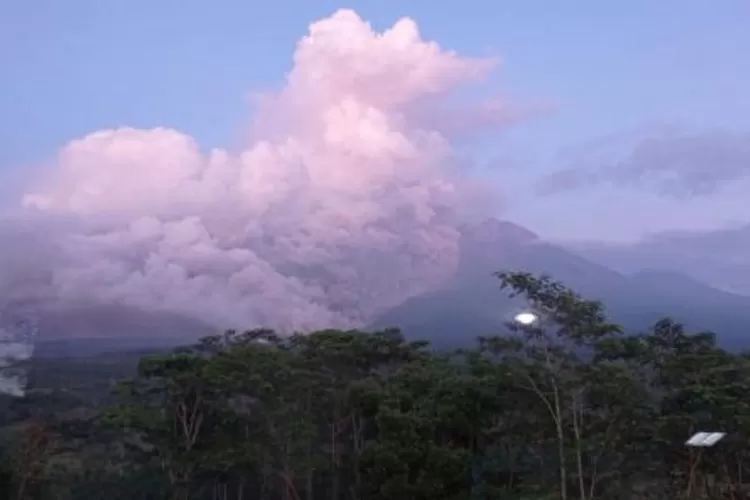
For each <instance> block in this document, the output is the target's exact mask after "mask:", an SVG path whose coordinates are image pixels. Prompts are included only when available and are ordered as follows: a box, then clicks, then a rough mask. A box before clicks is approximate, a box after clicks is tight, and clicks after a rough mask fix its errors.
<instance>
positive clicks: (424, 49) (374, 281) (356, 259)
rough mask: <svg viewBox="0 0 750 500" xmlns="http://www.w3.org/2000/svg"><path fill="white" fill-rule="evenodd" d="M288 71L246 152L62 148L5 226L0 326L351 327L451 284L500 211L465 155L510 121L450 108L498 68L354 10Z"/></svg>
mask: <svg viewBox="0 0 750 500" xmlns="http://www.w3.org/2000/svg"><path fill="white" fill-rule="evenodd" d="M293 60H294V64H293V67H292V69H291V71H290V72H289V73H288V75H287V77H286V81H285V85H284V87H283V89H282V90H281V91H280V92H278V93H275V94H271V95H266V96H265V97H264V98H263V99H262V101H261V103H260V104H261V105H260V106H259V110H258V113H257V115H256V116H255V118H254V127H253V138H252V140H248V142H247V144H246V146H245V147H244V148H243V149H242V150H240V151H238V152H229V151H226V150H222V149H214V150H212V151H208V152H204V151H202V150H201V148H200V147H199V146H198V144H197V142H196V141H195V140H194V139H193V138H192V137H190V136H189V135H187V134H184V133H182V132H179V131H177V130H173V129H168V128H153V129H147V130H144V129H135V128H128V127H123V128H118V129H112V130H101V131H96V132H93V133H91V134H89V135H87V136H85V137H82V138H79V139H75V140H73V141H71V142H70V143H68V144H67V145H66V146H65V147H63V148H62V149H61V150H60V151H59V153H58V155H57V157H56V160H55V161H53V162H51V164H50V165H48V166H46V168H43V169H40V170H39V171H38V172H35V175H34V178H33V182H29V183H26V185H25V186H24V189H23V191H22V192H21V193H20V196H18V197H17V199H18V201H19V203H18V204H17V205H15V206H13V207H11V208H10V209H9V210H7V211H6V216H5V217H4V218H3V221H4V222H0V238H1V239H2V241H3V250H2V252H3V261H2V262H0V280H1V281H0V290H1V291H2V293H3V296H2V297H0V300H2V301H3V307H4V310H8V311H10V312H13V311H15V310H18V311H20V310H33V314H34V316H35V317H36V318H39V321H40V322H41V324H42V327H41V329H42V331H43V332H45V331H46V332H50V334H51V335H54V336H61V337H65V336H77V337H82V336H85V335H84V334H83V333H84V332H86V331H87V329H88V330H92V333H98V334H99V335H107V334H111V333H112V332H120V331H122V332H132V331H134V330H137V329H142V330H144V329H145V330H149V331H154V330H159V331H160V332H161V333H165V332H169V331H170V330H174V331H175V334H176V335H179V334H180V332H183V334H184V332H185V331H192V330H194V329H195V330H199V329H204V328H205V329H212V330H217V329H224V328H252V327H256V326H264V327H271V328H275V329H277V330H278V331H280V332H292V331H308V330H312V329H316V328H323V327H340V328H348V327H361V326H364V325H367V324H368V323H369V322H370V321H372V320H373V319H374V318H375V317H376V316H378V315H379V314H381V313H382V312H384V311H386V310H388V309H390V308H392V307H395V306H397V305H399V304H401V303H402V302H403V301H405V300H406V299H408V298H410V297H412V296H414V295H417V294H420V293H422V292H424V291H427V290H429V289H432V288H434V287H435V286H438V285H439V284H440V283H441V282H442V281H443V280H445V279H447V278H448V277H449V276H451V275H452V274H453V272H454V270H455V268H456V266H457V262H458V239H459V231H458V229H457V228H458V227H460V225H461V224H462V223H463V222H465V221H466V220H468V219H469V218H471V217H473V216H475V215H476V214H477V213H486V211H487V210H488V208H489V206H490V205H491V203H492V200H493V197H492V196H490V195H491V194H493V193H490V192H489V190H488V189H487V187H486V186H484V185H481V184H480V183H477V182H474V181H473V180H472V179H471V178H470V177H469V176H468V175H467V173H466V172H465V171H464V170H463V169H462V168H461V164H460V161H459V160H458V159H457V158H458V156H457V155H456V154H454V149H453V146H454V141H455V140H457V137H458V135H460V137H461V138H466V137H467V136H469V135H471V133H472V132H474V133H479V132H484V131H486V130H488V128H497V127H502V126H505V125H506V124H507V123H508V122H512V121H515V120H517V116H516V115H513V114H512V113H509V112H508V107H506V106H499V105H498V100H497V99H493V100H492V101H491V102H488V103H483V102H481V101H479V102H477V101H475V102H466V103H463V104H458V105H456V104H455V103H454V104H452V106H453V107H452V108H448V107H446V103H447V102H449V97H450V96H451V95H452V93H453V92H454V91H455V90H457V89H459V88H461V87H463V86H465V85H471V84H475V83H481V81H482V80H483V79H484V78H485V76H486V75H487V74H488V73H489V72H490V71H491V70H492V69H493V67H494V65H495V61H494V60H489V59H472V58H464V57H460V56H459V55H457V54H455V53H453V52H450V51H446V50H443V49H442V48H440V47H439V46H438V45H437V44H436V43H434V42H430V41H424V40H423V39H422V38H421V37H420V34H419V30H418V28H417V26H416V24H415V23H414V22H413V21H412V20H410V19H401V20H399V21H397V22H396V23H395V24H394V25H393V26H392V27H391V28H389V29H387V30H385V31H383V32H380V33H379V32H376V31H374V30H373V29H372V28H371V26H370V25H369V24H368V23H366V22H365V21H363V20H362V19H361V18H360V17H359V16H358V15H357V14H356V13H354V12H353V11H350V10H341V11H338V12H336V13H334V14H333V15H332V16H330V17H329V18H326V19H323V20H320V21H318V22H315V23H313V24H312V25H311V26H310V30H309V33H308V34H307V36H305V37H304V38H303V39H302V40H300V42H299V44H298V45H297V48H296V51H295V54H294V58H293ZM485 104H486V105H485ZM456 106H458V107H456ZM511 115H512V116H511ZM452 116H453V117H456V116H460V117H461V120H460V127H458V128H460V134H459V133H458V132H457V131H456V127H455V125H456V124H455V123H452V122H451V117H452ZM6 256H8V257H7V258H6ZM130 334H132V333H130Z"/></svg>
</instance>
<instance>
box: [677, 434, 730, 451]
mask: <svg viewBox="0 0 750 500" xmlns="http://www.w3.org/2000/svg"><path fill="white" fill-rule="evenodd" d="M724 436H726V433H725V432H696V433H695V434H693V435H692V437H691V438H690V439H688V440H687V441H685V446H692V447H695V448H710V447H712V446H713V445H715V444H716V443H718V442H719V441H721V440H722V439H723V438H724Z"/></svg>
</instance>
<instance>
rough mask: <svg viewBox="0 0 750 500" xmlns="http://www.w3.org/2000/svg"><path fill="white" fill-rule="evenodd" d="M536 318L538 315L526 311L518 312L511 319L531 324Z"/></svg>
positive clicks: (523, 323)
mask: <svg viewBox="0 0 750 500" xmlns="http://www.w3.org/2000/svg"><path fill="white" fill-rule="evenodd" d="M538 320H539V316H537V315H536V314H534V313H532V312H528V311H525V312H521V313H518V314H516V315H515V316H514V317H513V321H515V322H516V323H520V324H522V325H523V326H530V325H533V324H534V323H536V322H537V321H538Z"/></svg>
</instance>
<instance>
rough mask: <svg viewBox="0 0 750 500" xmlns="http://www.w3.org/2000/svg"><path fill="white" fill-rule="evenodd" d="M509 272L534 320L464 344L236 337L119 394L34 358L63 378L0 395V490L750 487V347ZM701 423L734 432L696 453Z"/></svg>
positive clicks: (360, 494) (640, 491)
mask: <svg viewBox="0 0 750 500" xmlns="http://www.w3.org/2000/svg"><path fill="white" fill-rule="evenodd" d="M498 277H499V278H500V280H501V285H502V288H504V289H506V290H507V291H509V292H510V293H511V294H513V295H516V296H520V297H523V298H525V299H526V300H527V301H528V303H529V307H530V308H533V310H534V311H535V312H536V313H537V314H538V315H539V317H540V321H539V322H537V323H535V324H533V325H530V326H522V325H517V324H509V325H508V327H507V331H504V332H498V335H496V336H488V337H483V338H480V339H478V341H477V344H476V346H475V347H474V348H472V349H465V350H462V351H457V352H454V353H435V352H433V351H431V350H430V349H429V346H428V345H427V343H425V342H416V343H415V342H409V341H407V340H406V339H405V338H404V337H403V336H402V335H401V334H400V333H399V332H398V331H397V330H385V331H380V332H374V333H365V332H360V331H338V330H324V331H318V332H314V333H312V334H309V335H294V336H291V337H286V338H282V337H279V336H277V335H276V334H274V332H272V331H269V330H252V331H248V332H235V331H230V332H227V333H226V334H224V335H220V336H215V337H209V338H206V339H204V340H202V341H201V342H200V343H198V344H197V345H195V346H191V347H189V348H183V349H178V350H176V351H174V352H170V353H163V354H158V355H152V356H148V357H145V358H143V359H141V360H140V362H139V363H138V366H137V369H135V368H134V366H132V365H133V363H132V360H129V361H128V363H130V364H129V365H128V366H130V367H131V369H132V370H133V372H132V375H133V377H132V378H131V379H129V380H121V381H120V382H119V383H118V384H117V387H116V391H114V393H112V395H109V396H105V395H104V393H103V392H102V391H103V389H102V387H103V385H102V382H101V381H98V383H97V384H93V385H90V386H87V387H88V389H87V388H86V387H83V386H80V385H78V384H76V383H73V382H70V381H69V382H65V383H63V382H61V375H59V374H58V373H57V372H59V371H62V370H64V367H58V368H55V369H49V368H47V369H45V368H44V367H42V368H41V371H40V372H39V373H42V372H43V373H47V376H49V377H52V382H51V384H50V385H51V386H52V387H51V388H49V389H47V390H43V389H42V388H39V387H38V388H37V389H36V390H34V391H31V392H30V393H29V395H28V396H27V399H25V400H15V401H14V402H12V403H8V405H7V411H6V412H5V415H4V417H5V420H4V424H5V425H6V426H5V427H4V429H5V432H4V434H3V435H2V437H4V438H6V439H4V440H3V441H2V445H3V450H2V451H3V457H4V459H3V460H2V461H0V465H2V467H0V498H18V499H22V498H25V499H30V500H32V499H60V500H79V499H80V500H83V499H86V500H96V499H108V500H117V499H120V498H122V499H134V500H136V499H153V500H156V499H175V500H187V499H193V500H209V499H210V500H227V499H236V500H242V499H261V500H316V499H326V500H380V499H383V500H385V499H387V500H402V499H403V500H428V499H429V500H441V499H445V500H474V499H477V500H479V499H482V500H532V499H533V500H538V499H561V500H572V499H577V500H594V499H607V500H610V499H613V500H618V499H619V500H630V499H664V498H672V499H684V500H687V499H718V498H727V499H744V498H750V485H748V480H747V479H746V477H750V470H748V469H749V467H748V465H749V464H750V447H748V446H747V443H746V442H745V438H744V437H743V436H748V435H750V402H748V400H747V394H748V393H749V391H750V355H746V354H732V353H729V352H726V351H724V350H722V349H720V348H719V347H718V346H717V345H716V340H715V337H714V336H713V335H711V334H707V333H697V334H690V333H688V332H686V331H684V329H683V328H682V327H681V326H680V325H677V324H675V323H673V322H671V321H669V320H664V321H661V322H659V323H657V324H656V325H655V326H654V328H653V330H652V331H650V332H646V333H632V334H625V333H623V332H622V331H621V329H620V328H619V327H618V326H617V325H613V324H610V323H609V322H608V320H607V316H606V314H605V310H604V308H603V306H602V304H601V303H599V302H596V301H589V300H585V299H583V298H582V297H580V296H578V295H576V294H575V293H574V292H573V291H571V290H568V289H567V288H566V287H565V286H563V285H562V284H560V283H557V282H555V281H553V280H551V279H550V278H547V277H541V278H539V277H534V276H532V275H529V274H525V273H506V274H499V275H498ZM457 335H460V332H457ZM96 369H97V368H96V364H95V363H93V362H92V364H91V365H88V366H87V367H86V368H85V370H84V369H83V368H79V369H78V371H80V372H81V373H85V374H86V376H87V377H89V376H94V377H95V376H96V375H95V374H94V373H95V370H96ZM45 370H46V371H45ZM118 370H120V368H118V367H117V366H116V364H112V360H109V361H108V364H107V366H106V368H102V372H103V373H107V374H112V373H119V372H118ZM53 375H54V376H53ZM68 376H71V375H70V374H69V375H68ZM107 376H111V375H107ZM37 378H38V379H40V380H41V378H43V377H41V378H40V377H38V376H37ZM66 383H67V384H69V385H70V386H71V388H70V390H66V389H65V384H66ZM37 385H38V384H37ZM73 386H75V387H74V389H75V390H73ZM700 430H723V431H726V432H727V433H728V437H727V439H726V440H725V441H722V442H720V443H719V444H718V445H717V446H716V447H715V448H711V449H704V450H700V449H691V448H688V447H686V446H685V445H684V441H685V440H686V439H687V438H688V437H689V436H690V435H691V434H692V433H694V432H697V431H700Z"/></svg>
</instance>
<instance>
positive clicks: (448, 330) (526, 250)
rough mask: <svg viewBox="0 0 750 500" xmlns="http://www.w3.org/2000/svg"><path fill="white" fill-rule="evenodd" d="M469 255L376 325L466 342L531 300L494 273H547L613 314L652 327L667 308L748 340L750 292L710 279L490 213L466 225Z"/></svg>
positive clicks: (726, 336)
mask: <svg viewBox="0 0 750 500" xmlns="http://www.w3.org/2000/svg"><path fill="white" fill-rule="evenodd" d="M461 250H462V259H461V265H460V267H459V270H458V272H457V274H456V276H455V277H454V279H453V280H452V282H451V283H450V284H449V285H448V286H447V287H446V288H445V289H443V290H440V291H435V292H432V293H429V294H425V295H423V296H420V297H416V298H413V299H411V300H410V301H408V302H406V303H405V304H403V305H401V306H400V307H398V308H396V309H394V310H392V311H390V312H389V313H387V314H385V315H384V316H382V317H381V318H379V320H378V321H377V323H376V326H385V325H399V326H402V327H403V328H404V330H405V332H406V334H407V335H410V336H412V335H413V336H415V337H427V338H431V339H434V340H435V341H436V342H438V343H440V344H444V343H445V344H449V345H456V344H462V343H464V342H465V341H467V340H468V339H472V338H473V337H475V336H476V335H480V334H487V333H492V332H497V331H501V330H502V328H503V324H504V322H506V321H507V320H509V319H510V318H511V317H512V316H513V315H514V314H515V313H516V312H517V311H519V310H521V309H522V308H523V307H524V305H523V304H522V303H520V302H518V301H512V300H509V299H508V298H507V297H505V296H504V295H503V294H502V293H501V292H500V291H499V286H498V285H499V284H498V282H497V280H496V279H495V278H494V277H493V276H492V272H495V271H501V270H511V271H528V272H532V273H534V274H547V275H550V276H552V277H553V278H554V279H556V280H558V281H562V282H564V283H565V284H566V285H567V286H570V287H571V288H572V289H574V290H576V291H577V292H578V293H580V294H581V295H583V296H584V297H586V298H591V299H598V300H601V301H602V302H604V304H605V306H606V309H607V311H608V312H609V314H610V315H611V317H612V319H613V320H614V321H616V322H618V323H621V324H623V325H624V326H625V327H626V328H629V329H638V330H640V329H645V328H648V327H649V326H651V325H652V324H653V323H654V322H655V321H657V320H658V319H660V318H662V317H663V316H665V315H669V316H670V317H672V318H673V319H675V320H676V321H679V322H682V323H684V324H685V325H686V326H687V327H689V328H693V329H701V330H712V331H716V332H718V333H719V334H720V342H722V343H724V344H726V345H729V346H733V347H734V346H736V347H744V346H745V343H746V342H745V340H744V339H745V338H746V335H745V332H746V329H745V328H746V325H750V297H745V296H741V295H736V294H732V293H729V292H725V291H721V290H717V289H714V288H711V287H709V286H707V285H704V284H702V283H700V282H698V281H696V280H693V279H691V278H689V277H688V276H685V275H683V274H680V273H675V272H670V273H667V272H644V273H639V274H635V275H632V276H628V275H625V274H623V273H618V272H616V271H613V270H611V269H609V268H607V267H604V266H602V265H600V264H596V263H594V262H592V261H590V260H587V259H585V258H584V257H582V256H580V255H577V254H576V253H573V252H571V251H568V250H566V249H564V248H562V247H560V246H556V245H553V244H550V243H547V242H545V241H543V240H542V239H541V238H539V237H538V236H537V235H535V234H533V233H531V232H529V231H527V230H526V229H524V228H522V227H519V226H516V225H514V224H512V223H509V222H503V221H498V220H488V221H485V222H484V223H482V224H479V225H477V226H472V227H467V228H466V229H465V230H464V234H463V240H462V245H461Z"/></svg>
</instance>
